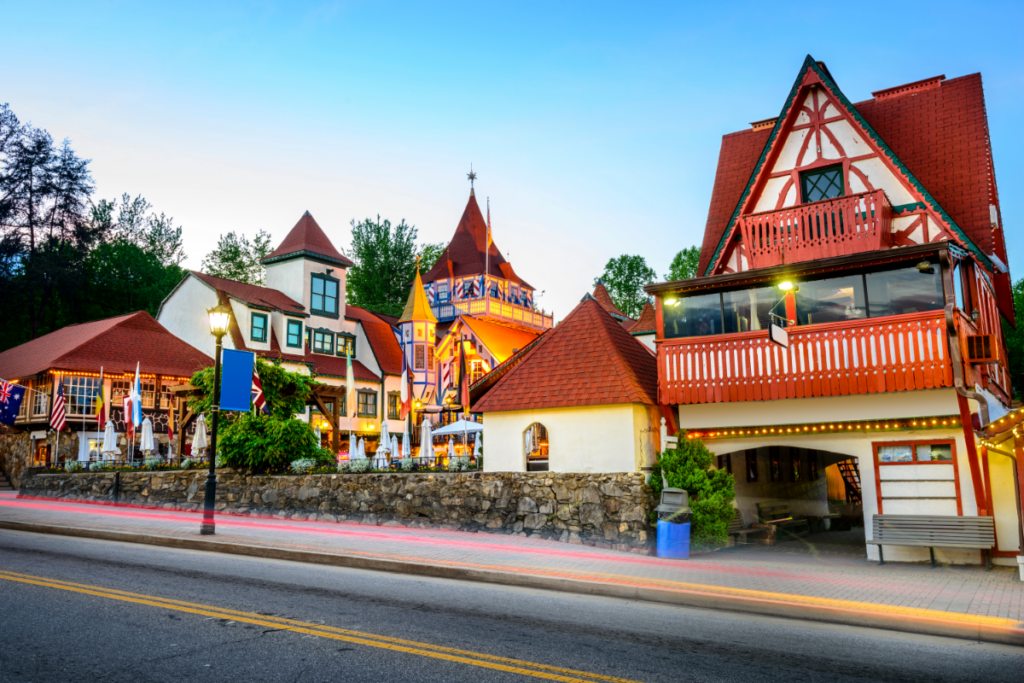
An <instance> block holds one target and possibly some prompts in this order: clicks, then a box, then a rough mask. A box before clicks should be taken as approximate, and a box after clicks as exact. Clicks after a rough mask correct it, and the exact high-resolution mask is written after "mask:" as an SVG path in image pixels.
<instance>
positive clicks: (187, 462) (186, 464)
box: [181, 458, 199, 470]
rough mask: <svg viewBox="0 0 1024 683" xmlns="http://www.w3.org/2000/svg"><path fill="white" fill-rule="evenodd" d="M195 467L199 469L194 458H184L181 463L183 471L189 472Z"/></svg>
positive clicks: (197, 462)
mask: <svg viewBox="0 0 1024 683" xmlns="http://www.w3.org/2000/svg"><path fill="white" fill-rule="evenodd" d="M196 467H199V460H197V459H196V458H185V459H184V460H182V461H181V469H183V470H191V469H193V468H196Z"/></svg>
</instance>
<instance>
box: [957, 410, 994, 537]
mask: <svg viewBox="0 0 1024 683" xmlns="http://www.w3.org/2000/svg"><path fill="white" fill-rule="evenodd" d="M956 398H957V403H958V404H959V406H960V426H961V427H962V428H963V432H964V442H965V443H966V445H967V462H968V464H969V465H970V466H971V482H972V484H973V485H974V500H975V502H976V503H977V504H978V516H979V517H987V516H988V504H987V503H986V502H985V500H986V496H985V486H984V484H983V483H982V481H981V464H980V463H979V462H978V449H977V448H976V444H975V443H974V428H973V427H972V426H971V407H970V405H969V404H968V403H967V399H966V398H964V397H963V396H961V395H960V394H957V395H956Z"/></svg>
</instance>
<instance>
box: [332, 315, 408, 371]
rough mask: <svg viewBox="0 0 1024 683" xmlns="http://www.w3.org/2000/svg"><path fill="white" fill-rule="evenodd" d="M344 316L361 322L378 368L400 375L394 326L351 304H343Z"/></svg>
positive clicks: (400, 352)
mask: <svg viewBox="0 0 1024 683" xmlns="http://www.w3.org/2000/svg"><path fill="white" fill-rule="evenodd" d="M345 318H347V319H348V320H358V321H359V322H360V323H362V325H363V330H364V331H365V332H366V339H367V340H368V341H369V342H370V348H371V349H372V350H373V355H374V356H375V357H376V358H377V363H378V364H379V365H380V369H381V370H383V371H384V372H385V373H387V374H389V375H394V376H396V377H400V376H401V375H402V347H401V346H399V345H398V339H397V338H396V337H395V331H394V328H393V327H391V325H390V324H389V323H387V322H385V321H384V320H382V319H381V318H380V317H379V316H378V315H377V314H376V313H371V312H370V311H368V310H366V309H365V308H359V307H358V306H352V305H351V304H350V305H348V306H345Z"/></svg>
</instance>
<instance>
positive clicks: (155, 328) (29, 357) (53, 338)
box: [0, 311, 213, 380]
mask: <svg viewBox="0 0 1024 683" xmlns="http://www.w3.org/2000/svg"><path fill="white" fill-rule="evenodd" d="M136 363H139V364H140V367H141V371H142V372H144V373H147V374H155V375H168V376H174V377H191V376H192V373H194V372H195V371H196V370H201V369H203V368H205V367H209V366H210V365H212V364H213V359H212V358H210V357H209V356H207V355H206V354H205V353H203V352H202V351H200V350H199V349H197V348H195V347H194V346H192V345H190V344H188V343H186V342H184V341H182V340H181V339H179V338H178V337H176V336H174V335H173V334H171V333H170V332H169V331H168V330H167V328H165V327H164V326H163V325H161V324H160V323H158V322H157V321H156V320H154V319H153V316H151V315H150V314H149V313H147V312H146V311H139V312H138V313H130V314H128V315H122V316H119V317H116V318H107V319H106V320H97V321H94V322H91V323H82V324H81V325H68V326H67V327H63V328H61V329H59V330H56V331H55V332H51V333H50V334H47V335H45V336H42V337H39V338H38V339H33V340H32V341H29V342H25V343H24V344H21V345H20V346H15V347H14V348H13V349H8V350H7V351H4V352H3V353H0V377H3V378H4V379H8V380H10V379H22V378H25V377H31V376H33V375H37V374H39V373H41V372H46V371H47V370H69V371H75V370H77V371H81V372H99V370H100V367H102V368H103V370H104V372H107V373H110V374H113V373H123V372H135V364H136Z"/></svg>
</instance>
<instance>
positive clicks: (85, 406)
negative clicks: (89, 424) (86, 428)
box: [64, 375, 100, 417]
mask: <svg viewBox="0 0 1024 683" xmlns="http://www.w3.org/2000/svg"><path fill="white" fill-rule="evenodd" d="M99 393H100V380H99V377H76V376H74V375H65V377H64V396H65V402H66V403H65V404H66V406H67V414H68V417H88V416H91V415H95V414H96V395H97V394H99Z"/></svg>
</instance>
